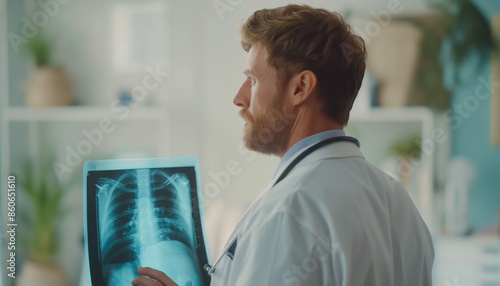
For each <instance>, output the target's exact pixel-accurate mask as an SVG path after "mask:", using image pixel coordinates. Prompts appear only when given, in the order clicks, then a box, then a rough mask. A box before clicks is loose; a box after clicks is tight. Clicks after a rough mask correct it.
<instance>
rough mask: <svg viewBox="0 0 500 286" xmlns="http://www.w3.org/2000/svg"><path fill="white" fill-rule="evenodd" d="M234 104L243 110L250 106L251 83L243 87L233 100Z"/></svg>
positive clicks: (246, 83)
mask: <svg viewBox="0 0 500 286" xmlns="http://www.w3.org/2000/svg"><path fill="white" fill-rule="evenodd" d="M233 103H234V105H236V106H238V107H240V108H243V109H245V108H248V107H249V106H250V83H249V81H248V80H246V81H245V82H244V83H243V84H242V85H241V87H240V90H238V92H237V93H236V95H235V96H234V98H233Z"/></svg>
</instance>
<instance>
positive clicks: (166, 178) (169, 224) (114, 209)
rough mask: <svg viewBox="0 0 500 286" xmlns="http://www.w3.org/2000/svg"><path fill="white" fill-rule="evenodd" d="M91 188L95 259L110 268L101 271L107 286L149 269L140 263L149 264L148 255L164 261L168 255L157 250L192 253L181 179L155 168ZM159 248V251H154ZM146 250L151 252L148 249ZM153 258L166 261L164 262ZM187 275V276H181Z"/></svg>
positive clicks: (186, 193) (185, 190)
mask: <svg viewBox="0 0 500 286" xmlns="http://www.w3.org/2000/svg"><path fill="white" fill-rule="evenodd" d="M96 187H97V189H98V195H97V206H98V209H97V212H98V215H97V218H98V225H99V229H98V235H99V250H100V260H101V262H102V264H103V265H114V266H115V267H111V268H110V267H104V269H103V270H104V276H105V278H106V280H107V281H108V282H109V284H108V285H111V286H114V285H112V284H117V285H118V283H123V282H125V281H126V280H128V279H130V278H132V277H127V278H125V279H124V281H118V280H116V279H118V278H117V277H123V276H134V275H136V272H135V271H136V269H137V267H139V266H148V265H145V264H146V261H148V259H149V261H151V259H153V258H152V257H151V256H154V255H162V254H164V255H166V256H168V255H167V254H165V253H171V252H168V250H166V252H165V251H163V250H162V249H165V245H166V244H165V243H167V244H168V242H176V243H179V242H180V243H182V245H184V246H185V249H191V250H192V249H194V248H195V244H196V242H195V238H194V227H193V223H192V219H191V212H192V207H191V198H190V184H189V179H188V178H187V176H186V175H184V174H182V173H173V174H167V173H166V172H164V171H162V170H159V169H138V170H130V171H125V172H124V173H123V174H120V176H119V177H118V178H100V179H99V180H98V181H97V185H96ZM162 243H163V244H162ZM158 245H161V247H160V248H159V247H156V246H158ZM168 245H171V244H168ZM151 247H154V248H153V250H151V249H149V250H148V248H151ZM162 247H163V248H162ZM169 247H171V246H169ZM177 248H178V247H177ZM183 249H184V248H183ZM188 254H189V253H188ZM194 256H195V255H194ZM155 259H157V260H158V261H163V260H165V261H171V260H169V257H160V258H158V257H157V258H155ZM193 259H195V258H193ZM172 260H173V259H172ZM159 263H160V262H159ZM165 263H167V262H165ZM153 266H154V265H153ZM151 267H152V266H151ZM156 267H158V265H156ZM168 267H172V266H168ZM168 267H167V268H168ZM185 270H186V268H184V269H183V271H184V272H186V271H185ZM192 271H195V272H197V270H196V269H192ZM186 276H187V277H189V276H191V275H189V273H186ZM120 279H123V278H120ZM110 281H114V283H112V282H110ZM130 281H131V280H128V282H129V283H130ZM180 282H181V281H180ZM186 282H187V283H184V285H196V284H193V283H195V282H193V281H187V280H186ZM181 285H182V284H181Z"/></svg>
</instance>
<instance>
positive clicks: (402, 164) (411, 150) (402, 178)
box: [390, 136, 422, 188]
mask: <svg viewBox="0 0 500 286" xmlns="http://www.w3.org/2000/svg"><path fill="white" fill-rule="evenodd" d="M420 142H421V139H420V136H412V137H409V138H405V139H401V140H399V141H396V142H394V143H393V144H392V145H391V146H390V152H391V153H392V154H394V155H396V156H397V157H398V159H399V168H398V171H399V172H398V177H399V182H400V183H401V184H402V185H403V186H404V187H405V188H408V187H409V182H410V178H411V175H412V174H413V172H414V170H415V164H416V162H415V160H419V159H420V156H421V153H422V149H421V148H420Z"/></svg>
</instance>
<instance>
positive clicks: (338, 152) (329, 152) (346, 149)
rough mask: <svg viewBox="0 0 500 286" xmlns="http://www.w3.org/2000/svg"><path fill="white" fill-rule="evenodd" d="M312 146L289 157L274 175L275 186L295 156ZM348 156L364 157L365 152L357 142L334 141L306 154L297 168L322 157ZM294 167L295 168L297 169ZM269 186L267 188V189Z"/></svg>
mask: <svg viewBox="0 0 500 286" xmlns="http://www.w3.org/2000/svg"><path fill="white" fill-rule="evenodd" d="M309 147H310V146H306V147H304V148H302V149H301V150H300V151H299V152H297V153H295V154H294V156H292V157H291V158H289V159H288V160H287V161H286V162H285V164H283V165H282V166H281V168H280V169H279V170H278V171H277V172H276V175H275V176H274V178H273V180H272V182H271V184H270V185H271V186H273V185H274V184H275V183H276V181H277V180H278V178H279V177H280V176H281V173H283V171H285V169H286V168H287V167H288V165H290V164H291V163H292V162H293V160H294V159H295V158H297V157H298V156H300V154H302V152H304V151H305V150H307V148H309ZM346 157H361V158H363V159H364V156H363V153H361V150H360V149H359V148H358V146H356V145H355V144H353V143H351V142H337V143H332V144H329V145H327V146H324V147H322V148H320V149H318V150H316V151H314V152H312V153H311V154H309V155H308V156H306V157H305V158H304V159H302V160H301V161H300V162H299V163H298V164H297V166H296V167H295V168H297V167H299V166H301V165H306V164H309V163H311V162H315V161H317V160H322V159H331V158H346ZM295 168H294V169H295ZM292 172H293V170H292ZM267 189H268V188H266V190H267Z"/></svg>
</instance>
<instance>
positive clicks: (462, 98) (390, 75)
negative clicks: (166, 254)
mask: <svg viewBox="0 0 500 286" xmlns="http://www.w3.org/2000/svg"><path fill="white" fill-rule="evenodd" d="M290 3H297V4H302V3H305V4H308V5H311V6H314V7H319V8H325V9H328V10H335V11H338V12H340V13H342V14H343V15H344V16H345V17H346V19H347V20H348V22H349V23H350V24H351V28H352V29H353V30H354V31H355V32H356V33H357V34H359V35H361V36H362V37H363V38H364V39H365V41H366V44H367V49H368V54H369V55H368V69H367V73H366V75H365V80H364V83H363V87H362V89H361V91H360V93H359V95H358V98H357V100H356V102H355V106H354V108H353V110H352V113H351V119H350V123H349V125H348V127H347V133H348V134H350V135H352V136H355V137H357V138H358V139H360V141H361V145H362V147H361V149H362V151H363V152H364V154H365V156H366V158H367V159H368V160H369V161H370V162H372V163H373V164H375V165H376V166H378V167H380V168H382V169H383V170H384V171H386V172H387V173H389V174H390V175H391V176H393V177H394V178H396V179H398V180H399V181H400V182H401V183H402V184H404V185H405V187H406V188H407V191H408V192H409V194H410V195H411V197H412V198H413V200H414V202H415V204H416V205H417V207H418V209H419V211H420V213H421V215H422V217H423V218H424V220H425V221H426V223H427V224H428V226H429V228H430V229H431V231H432V234H433V237H434V240H435V247H436V261H435V266H434V280H435V283H434V284H435V285H446V286H448V285H465V286H468V285H490V286H492V285H500V90H499V86H500V73H499V72H498V71H499V62H498V54H499V48H498V45H497V38H498V37H500V16H498V15H500V1H496V0H467V1H466V0H443V1H429V0H373V1H366V0H364V1H363V0H338V1H326V0H310V1H309V0H308V1H302V2H294V1H278V0H273V1H264V0H252V1H250V0H220V1H218V0H216V1H201V0H191V1H181V0H142V1H132V0H121V1H119V0H109V1H98V0H36V1H35V0H0V115H1V116H0V138H1V145H0V162H1V176H0V185H1V186H2V197H1V201H0V202H1V203H0V209H1V213H2V224H1V226H0V228H1V233H0V235H1V238H2V245H1V248H0V254H1V256H2V259H1V261H0V265H1V266H2V267H0V269H2V270H1V272H2V276H1V280H0V285H21V286H22V285H32V284H30V283H29V282H27V281H30V280H29V279H38V280H35V281H42V280H43V279H55V280H52V281H57V282H51V283H52V284H48V285H80V283H81V277H82V269H83V268H84V265H83V263H84V249H83V194H84V193H83V190H82V181H83V179H82V165H83V162H84V161H85V160H91V159H110V158H138V157H160V156H161V157H170V156H195V157H197V158H198V159H199V162H200V168H201V181H202V188H201V189H200V191H201V193H202V196H203V200H204V205H205V206H206V207H205V209H204V211H205V219H206V220H205V222H206V224H205V225H206V233H207V243H208V245H209V249H210V256H211V257H212V261H213V259H214V258H215V257H216V256H217V255H218V254H219V252H220V250H221V248H222V246H223V244H224V243H225V240H226V238H227V236H228V235H229V233H230V232H231V230H232V228H233V227H234V225H235V224H236V222H237V221H238V219H239V217H240V216H241V215H242V213H243V212H244V210H245V209H246V207H248V205H249V204H250V203H251V201H252V200H253V199H254V198H255V197H256V196H257V194H258V193H260V191H261V190H262V189H263V188H264V187H265V186H266V185H267V184H268V182H269V181H270V179H271V177H272V174H273V172H274V168H275V166H276V164H277V162H278V159H277V158H274V157H269V156H263V155H258V154H254V153H252V152H249V151H248V150H246V149H245V148H244V147H243V145H242V144H241V138H242V127H243V120H241V119H240V117H239V116H238V108H237V107H235V106H234V105H233V104H232V98H233V96H234V95H235V93H236V92H237V90H238V88H239V86H240V84H241V83H242V82H243V81H244V80H245V76H244V75H243V73H242V72H243V68H244V63H245V60H246V53H245V52H244V51H243V50H242V48H241V47H240V41H239V35H238V28H239V26H240V25H241V24H242V23H243V22H244V21H245V20H246V18H247V17H248V16H250V15H251V14H252V13H253V12H254V11H255V10H258V9H262V8H273V7H277V6H282V5H286V4H290ZM349 52H350V51H348V50H347V51H346V55H348V54H349ZM235 166H237V172H232V171H231V170H233V171H234V168H235ZM12 182H14V183H15V184H16V207H17V212H16V222H19V225H18V227H17V233H16V235H17V236H16V245H17V248H16V250H17V251H16V277H18V278H16V279H11V278H10V277H8V276H7V274H8V273H9V270H8V268H7V267H8V266H9V263H8V262H7V260H8V259H9V256H8V255H9V253H10V251H9V250H8V243H9V240H10V237H9V234H8V233H7V230H9V228H8V226H7V224H8V223H9V222H8V218H9V212H8V202H9V196H8V194H9V191H8V188H7V186H8V183H12ZM4 190H5V191H4ZM39 272H44V273H51V274H49V275H52V276H51V277H49V278H38V276H37V275H40V274H39ZM27 276H30V277H31V278H30V277H27ZM32 277H37V278H32ZM57 277H61V278H57ZM40 283H41V282H40ZM40 283H37V285H42V284H40Z"/></svg>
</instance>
